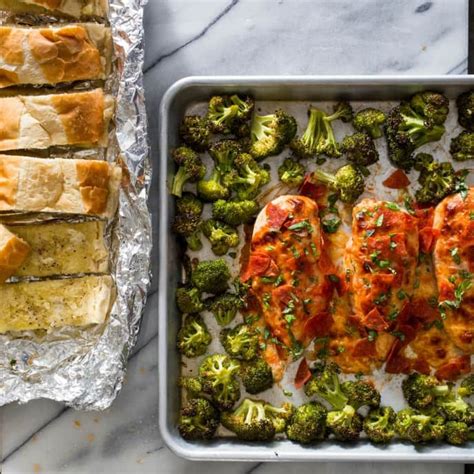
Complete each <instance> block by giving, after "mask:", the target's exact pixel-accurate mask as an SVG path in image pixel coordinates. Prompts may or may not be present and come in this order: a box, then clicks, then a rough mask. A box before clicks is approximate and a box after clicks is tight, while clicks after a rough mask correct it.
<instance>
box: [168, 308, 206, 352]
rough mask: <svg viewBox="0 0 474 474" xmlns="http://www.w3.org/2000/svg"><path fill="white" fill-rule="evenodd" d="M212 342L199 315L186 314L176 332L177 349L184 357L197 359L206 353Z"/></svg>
mask: <svg viewBox="0 0 474 474" xmlns="http://www.w3.org/2000/svg"><path fill="white" fill-rule="evenodd" d="M211 341H212V337H211V335H210V334H209V330H208V329H207V326H206V323H205V322H204V320H203V319H202V318H201V316H199V314H188V315H187V316H186V319H185V320H184V323H183V325H182V326H181V329H180V330H179V331H178V342H177V347H178V350H179V352H181V354H183V355H184V356H186V357H198V356H200V355H203V354H205V353H206V350H207V347H208V346H209V344H210V343H211Z"/></svg>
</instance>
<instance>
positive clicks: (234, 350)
mask: <svg viewBox="0 0 474 474" xmlns="http://www.w3.org/2000/svg"><path fill="white" fill-rule="evenodd" d="M220 338H221V344H222V346H223V347H224V349H225V351H226V352H227V354H229V355H230V356H231V357H235V358H236V359H241V360H251V359H253V358H254V357H255V356H256V355H257V353H258V347H259V336H258V333H256V332H255V331H254V330H253V329H252V328H251V327H250V326H248V325H247V324H244V323H241V324H237V326H235V327H234V328H232V329H230V328H226V329H223V330H222V331H221V336H220Z"/></svg>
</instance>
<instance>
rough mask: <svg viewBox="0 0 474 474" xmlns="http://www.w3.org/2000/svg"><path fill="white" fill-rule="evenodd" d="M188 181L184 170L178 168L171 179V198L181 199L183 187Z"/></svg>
mask: <svg viewBox="0 0 474 474" xmlns="http://www.w3.org/2000/svg"><path fill="white" fill-rule="evenodd" d="M188 179H189V176H188V174H187V173H186V171H185V170H184V168H183V167H182V166H180V167H179V168H178V171H177V173H176V174H175V176H174V179H173V185H172V188H171V194H173V196H177V197H181V196H182V195H183V187H184V185H185V184H186V181H187V180H188Z"/></svg>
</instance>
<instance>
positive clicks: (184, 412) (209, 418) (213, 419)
mask: <svg viewBox="0 0 474 474" xmlns="http://www.w3.org/2000/svg"><path fill="white" fill-rule="evenodd" d="M218 426H219V412H218V411H217V410H216V409H215V408H214V407H213V406H212V405H211V403H209V402H208V401H207V400H206V399H204V398H196V399H193V400H190V402H189V403H188V404H187V405H186V406H184V407H183V408H182V409H181V414H180V417H179V423H178V431H179V434H180V435H181V436H182V437H183V438H184V439H187V440H189V441H193V440H198V439H211V438H212V437H213V436H214V434H215V432H216V430H217V427H218Z"/></svg>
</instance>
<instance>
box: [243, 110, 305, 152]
mask: <svg viewBox="0 0 474 474" xmlns="http://www.w3.org/2000/svg"><path fill="white" fill-rule="evenodd" d="M250 133H251V137H252V145H251V147H250V154H251V155H252V156H253V157H254V158H255V159H256V160H263V159H264V158H266V157H267V156H273V155H278V154H279V153H280V152H281V151H282V150H283V147H284V146H285V145H286V144H288V143H289V142H290V141H291V140H292V139H293V137H294V136H295V134H296V120H295V119H294V117H292V116H291V115H289V114H287V113H286V112H284V111H283V110H281V109H279V110H277V111H276V112H275V113H273V114H269V115H254V117H253V120H252V125H251V128H250Z"/></svg>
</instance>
